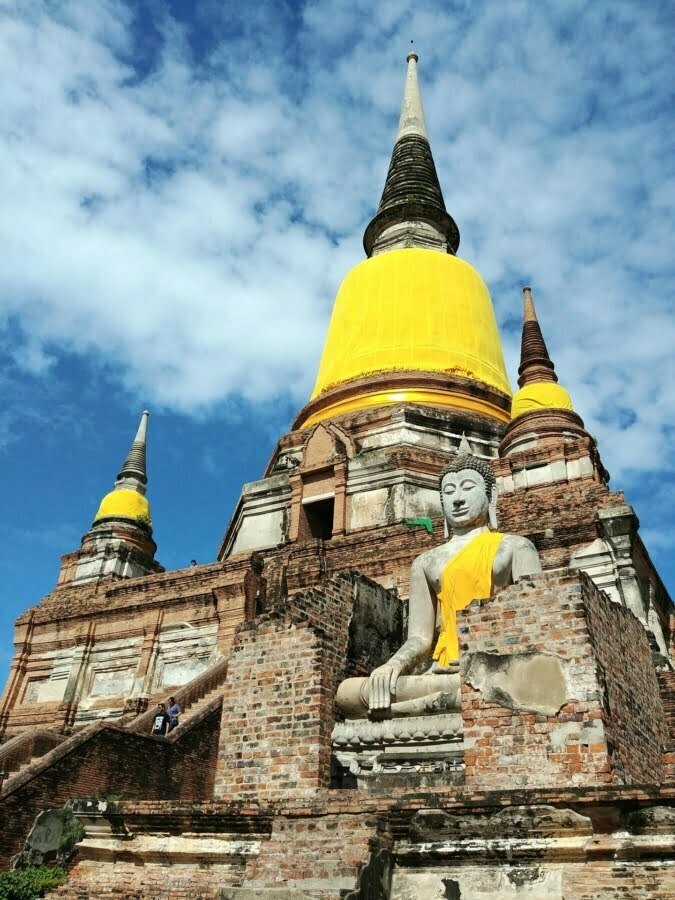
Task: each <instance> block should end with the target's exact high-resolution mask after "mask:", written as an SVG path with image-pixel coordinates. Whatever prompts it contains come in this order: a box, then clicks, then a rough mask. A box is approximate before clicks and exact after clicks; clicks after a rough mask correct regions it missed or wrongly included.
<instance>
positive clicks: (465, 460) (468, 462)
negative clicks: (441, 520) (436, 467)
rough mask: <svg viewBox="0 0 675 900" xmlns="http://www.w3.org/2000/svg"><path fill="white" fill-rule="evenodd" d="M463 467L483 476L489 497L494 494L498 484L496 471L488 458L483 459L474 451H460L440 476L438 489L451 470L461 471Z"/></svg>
mask: <svg viewBox="0 0 675 900" xmlns="http://www.w3.org/2000/svg"><path fill="white" fill-rule="evenodd" d="M462 469H472V470H473V471H474V472H478V474H479V475H481V476H482V477H483V481H484V482H485V487H486V489H487V495H488V497H491V496H492V491H493V489H494V487H495V485H496V484H497V480H496V478H495V473H494V472H493V471H492V466H491V465H490V463H489V462H488V461H487V459H481V458H480V456H474V455H473V453H458V454H457V456H456V457H455V458H454V459H453V460H452V462H449V463H448V464H447V466H446V467H445V468H444V469H443V471H442V472H441V474H440V475H439V477H438V489H439V490H440V489H441V484H442V483H443V479H444V478H445V476H446V475H447V474H448V473H449V472H461V471H462Z"/></svg>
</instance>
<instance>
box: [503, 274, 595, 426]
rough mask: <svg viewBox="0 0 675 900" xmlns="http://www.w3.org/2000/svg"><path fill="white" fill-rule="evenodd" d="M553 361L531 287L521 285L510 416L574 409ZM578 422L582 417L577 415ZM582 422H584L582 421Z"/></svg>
mask: <svg viewBox="0 0 675 900" xmlns="http://www.w3.org/2000/svg"><path fill="white" fill-rule="evenodd" d="M557 382H558V376H557V375H556V374H555V367H554V365H553V361H552V360H551V357H550V356H549V354H548V349H547V347H546V342H545V341H544V336H543V334H542V333H541V327H540V325H539V320H538V319H537V313H536V311H535V308H534V300H533V299H532V291H531V290H530V288H529V287H524V288H523V336H522V340H521V346H520V366H519V367H518V385H519V388H520V390H518V391H516V393H515V394H514V396H513V402H512V404H511V416H512V417H513V418H514V419H515V418H516V417H517V416H520V415H523V414H524V413H528V412H539V411H541V410H545V409H548V410H551V409H557V410H561V409H563V410H569V411H572V410H573V406H572V400H571V398H570V395H569V394H568V393H567V391H566V390H565V388H564V387H562V386H561V385H559V384H558V383H557ZM579 421H580V422H581V420H580V419H579ZM582 424H583V423H582Z"/></svg>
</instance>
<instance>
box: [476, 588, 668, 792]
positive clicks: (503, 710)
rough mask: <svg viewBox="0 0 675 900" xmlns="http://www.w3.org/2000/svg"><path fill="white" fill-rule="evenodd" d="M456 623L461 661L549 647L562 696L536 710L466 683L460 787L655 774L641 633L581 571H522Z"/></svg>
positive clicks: (651, 681) (655, 777)
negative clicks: (561, 701) (560, 675)
mask: <svg viewBox="0 0 675 900" xmlns="http://www.w3.org/2000/svg"><path fill="white" fill-rule="evenodd" d="M458 626H459V634H460V643H461V648H462V665H463V668H464V669H465V668H466V666H467V665H468V664H469V659H470V654H473V653H488V654H498V655H508V654H514V653H526V652H528V651H537V652H544V653H548V654H553V655H555V656H557V657H559V658H560V659H561V660H564V661H565V667H566V673H565V677H566V681H567V685H568V698H569V699H568V702H566V703H565V705H564V706H562V708H561V709H560V710H559V712H558V714H557V715H542V714H538V713H534V712H525V711H522V710H513V709H510V708H508V707H507V706H505V705H500V704H498V703H495V702H488V701H487V700H486V698H485V696H484V695H483V693H481V691H480V690H478V689H477V688H476V687H474V686H472V685H471V684H467V683H466V682H465V683H464V684H463V686H462V715H463V718H464V725H465V731H464V735H465V742H466V747H467V749H466V754H465V762H466V783H467V786H474V787H480V788H498V787H506V786H507V785H510V786H513V787H519V786H541V787H544V786H546V787H552V786H556V785H560V786H564V785H592V784H601V783H610V782H616V783H631V782H644V783H652V784H659V783H660V781H661V777H662V759H663V758H662V755H661V754H662V749H663V748H662V746H661V744H662V743H663V740H664V739H665V731H664V727H665V723H664V717H663V710H662V707H661V704H660V701H659V696H658V685H657V682H656V675H655V672H654V669H653V665H652V662H651V653H650V649H649V644H648V641H647V638H646V635H645V632H644V630H643V629H642V628H641V626H640V625H639V623H638V622H637V620H636V619H635V618H634V617H633V615H632V613H630V612H628V611H627V610H625V609H623V608H622V607H619V606H617V605H615V604H612V603H611V601H610V600H609V599H608V598H607V597H606V596H605V595H604V594H601V593H600V592H598V591H597V589H596V588H595V586H594V585H593V584H592V582H591V581H590V579H589V578H588V577H587V576H585V575H583V574H578V573H571V572H569V571H563V572H562V573H542V574H541V575H538V576H534V577H533V578H530V579H524V580H522V581H521V582H520V583H518V584H516V585H513V586H512V587H510V588H507V589H505V590H503V591H501V592H500V593H499V594H498V595H497V596H496V597H495V598H494V599H492V600H488V601H474V602H473V603H472V604H470V606H469V607H468V608H467V609H466V610H464V611H463V612H461V613H460V614H459V616H458ZM612 672H615V673H616V674H612ZM643 698H644V699H643ZM641 703H644V708H643V709H641V708H640V704H641Z"/></svg>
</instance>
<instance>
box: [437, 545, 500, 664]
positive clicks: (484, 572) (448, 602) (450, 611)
mask: <svg viewBox="0 0 675 900" xmlns="http://www.w3.org/2000/svg"><path fill="white" fill-rule="evenodd" d="M503 537H504V535H503V534H502V533H501V532H499V531H483V532H481V533H480V534H479V535H476V537H475V538H474V539H473V540H472V541H470V542H469V543H468V544H467V545H466V547H463V548H462V549H461V550H460V551H459V553H458V554H457V555H456V556H454V557H453V558H452V559H451V560H450V562H449V563H448V564H447V566H446V567H445V568H444V569H443V574H442V575H441V590H440V591H439V594H438V600H439V603H440V604H441V633H440V635H439V637H438V641H437V643H436V649H435V650H434V659H435V660H437V661H438V663H439V664H440V665H441V666H447V665H449V664H450V663H451V662H453V661H454V660H457V659H459V638H458V637H457V611H458V610H460V609H464V608H465V607H466V606H468V605H469V603H471V601H472V600H476V599H482V598H484V597H489V596H490V594H491V593H492V567H493V564H494V560H495V555H496V553H497V550H498V549H499V545H500V544H501V541H502V538H503Z"/></svg>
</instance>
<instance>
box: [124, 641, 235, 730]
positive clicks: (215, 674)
mask: <svg viewBox="0 0 675 900" xmlns="http://www.w3.org/2000/svg"><path fill="white" fill-rule="evenodd" d="M227 662H228V661H227V660H226V659H221V660H219V661H218V662H217V663H214V665H212V666H211V667H210V668H208V669H207V670H206V671H205V672H202V673H201V675H197V676H196V677H195V678H193V679H192V681H189V682H188V683H187V684H186V685H184V686H183V687H182V688H178V689H177V690H174V691H173V692H172V696H173V697H175V698H176V703H178V705H179V706H180V708H181V715H180V716H179V724H178V728H175V729H174V732H173V733H176V732H178V731H179V730H180V729H181V728H182V727H183V726H184V725H185V724H186V723H187V722H188V721H189V720H190V719H192V718H193V717H194V716H195V715H197V714H198V713H199V712H200V710H202V709H203V708H204V707H205V706H207V705H208V704H209V703H210V702H211V701H212V700H213V699H214V698H215V697H217V696H218V695H219V694H220V693H221V692H222V686H223V683H224V681H225V678H226V676H227ZM155 715H156V704H155V703H153V704H151V705H149V707H148V709H147V710H146V711H145V712H142V713H141V714H140V715H137V716H135V717H134V718H133V719H131V721H129V722H127V723H126V727H127V728H128V729H129V731H133V732H134V733H135V734H147V733H149V732H150V728H151V726H152V720H153V719H154V717H155Z"/></svg>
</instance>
